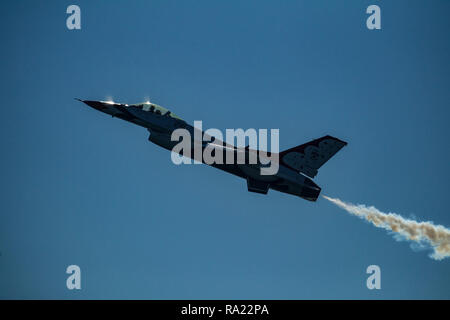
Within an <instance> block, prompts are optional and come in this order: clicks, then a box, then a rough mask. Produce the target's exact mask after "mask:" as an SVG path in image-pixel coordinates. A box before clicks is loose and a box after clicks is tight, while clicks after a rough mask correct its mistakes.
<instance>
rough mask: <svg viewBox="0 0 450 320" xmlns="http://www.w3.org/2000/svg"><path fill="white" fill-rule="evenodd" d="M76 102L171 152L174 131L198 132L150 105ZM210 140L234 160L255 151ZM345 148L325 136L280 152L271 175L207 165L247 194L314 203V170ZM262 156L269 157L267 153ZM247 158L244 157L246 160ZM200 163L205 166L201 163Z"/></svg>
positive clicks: (247, 167)
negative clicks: (139, 130) (240, 182)
mask: <svg viewBox="0 0 450 320" xmlns="http://www.w3.org/2000/svg"><path fill="white" fill-rule="evenodd" d="M76 100H79V101H81V102H84V103H85V104H87V105H88V106H90V107H92V108H93V109H95V110H98V111H101V112H104V113H106V114H109V115H111V116H113V117H116V118H120V119H123V120H125V121H129V122H131V123H134V124H137V125H139V126H142V127H144V128H146V129H147V130H148V131H149V133H150V136H149V138H148V140H149V141H151V142H153V143H155V144H156V145H158V146H161V147H163V148H165V149H167V150H171V151H172V149H173V148H174V146H175V145H176V144H177V143H178V142H177V141H172V139H171V135H172V132H173V131H174V130H176V129H186V130H188V131H189V132H190V133H191V134H192V137H194V136H195V134H194V131H195V130H198V129H197V128H195V127H193V126H191V125H189V124H188V123H186V121H184V120H183V119H181V118H180V117H178V116H177V115H175V114H174V113H172V112H171V111H169V110H167V109H165V108H163V107H161V106H159V105H157V104H154V103H151V102H144V103H138V104H122V103H116V102H113V101H92V100H81V99H76ZM202 133H203V132H202ZM211 140H212V141H213V143H214V146H221V147H223V148H224V149H226V150H227V152H229V151H230V150H231V152H233V157H234V158H235V159H236V158H237V155H238V154H240V153H241V154H242V153H243V154H245V155H249V154H251V153H252V152H257V150H253V149H250V148H249V147H248V146H247V147H245V148H238V147H235V146H233V145H229V144H226V143H225V142H223V141H220V140H218V139H211ZM195 143H197V142H196V141H194V143H193V144H192V145H193V146H194V144H195ZM201 143H202V149H204V148H206V146H207V145H208V143H205V142H201ZM345 145H347V142H344V141H342V140H339V139H337V138H334V137H332V136H329V135H327V136H324V137H322V138H319V139H316V140H312V141H310V142H307V143H305V144H302V145H299V146H296V147H293V148H291V149H288V150H285V151H282V152H280V153H279V154H278V171H277V173H276V174H273V175H265V174H262V170H261V169H262V168H264V166H267V165H266V164H264V163H267V162H263V161H261V159H259V160H258V161H257V163H249V162H248V161H247V160H246V162H244V163H237V161H235V162H234V163H233V164H227V163H226V162H225V163H223V164H218V163H213V164H209V165H211V166H213V167H216V168H218V169H220V170H223V171H226V172H228V173H231V174H233V175H236V176H238V177H241V178H244V179H246V180H247V189H248V191H250V192H256V193H261V194H267V193H268V191H269V189H273V190H276V191H279V192H283V193H287V194H291V195H295V196H298V197H301V198H303V199H306V200H309V201H316V200H317V198H318V196H319V194H320V192H321V188H320V187H319V186H318V185H317V184H315V183H314V181H313V180H312V178H314V177H315V176H316V175H317V173H318V169H319V168H320V167H321V166H322V165H323V164H324V163H325V162H327V161H328V160H329V159H330V158H331V157H332V156H334V155H335V154H336V153H337V152H338V151H339V150H340V149H341V148H342V147H344V146H345ZM192 148H194V147H192ZM194 154H195V152H194V151H193V152H191V155H192V156H190V158H193V159H195V160H200V161H202V159H196V158H194ZM258 154H264V153H258ZM266 155H271V154H270V152H267V153H266ZM260 157H263V156H260ZM248 158H249V157H246V159H248ZM273 158H276V157H272V158H271V159H273ZM266 160H267V159H266ZM272 161H273V160H272ZM202 162H203V163H205V162H204V161H202Z"/></svg>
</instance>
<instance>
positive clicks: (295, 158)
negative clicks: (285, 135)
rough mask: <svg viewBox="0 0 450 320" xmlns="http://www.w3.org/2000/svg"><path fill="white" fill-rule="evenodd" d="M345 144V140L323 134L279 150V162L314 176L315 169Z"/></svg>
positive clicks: (315, 173)
mask: <svg viewBox="0 0 450 320" xmlns="http://www.w3.org/2000/svg"><path fill="white" fill-rule="evenodd" d="M346 145H347V142H345V141H342V140H339V139H337V138H334V137H331V136H325V137H322V138H319V139H316V140H313V141H310V142H307V143H305V144H302V145H300V146H297V147H294V148H291V149H288V150H286V151H282V152H280V163H281V164H283V165H285V166H287V167H289V168H291V169H293V170H295V171H297V172H302V173H304V174H306V175H307V176H309V177H311V178H314V177H315V176H316V175H317V170H318V169H319V168H320V167H321V166H322V165H323V164H324V163H325V162H327V161H328V160H329V159H330V158H331V157H332V156H334V155H335V154H336V153H337V152H338V151H339V150H341V148H342V147H344V146H346Z"/></svg>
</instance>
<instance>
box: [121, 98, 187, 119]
mask: <svg viewBox="0 0 450 320" xmlns="http://www.w3.org/2000/svg"><path fill="white" fill-rule="evenodd" d="M129 106H130V107H135V108H139V109H141V110H143V111H147V112H153V113H155V114H159V115H162V116H169V117H172V118H175V119H178V120H183V119H181V118H180V117H179V116H177V115H176V114H174V113H173V112H171V111H170V110H167V109H166V108H164V107H161V106H158V105H157V104H154V103H150V102H144V103H137V104H130V105H129Z"/></svg>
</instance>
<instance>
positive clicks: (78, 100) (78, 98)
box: [74, 98, 84, 102]
mask: <svg viewBox="0 0 450 320" xmlns="http://www.w3.org/2000/svg"><path fill="white" fill-rule="evenodd" d="M74 99H75V100H78V101H81V102H84V100H81V99H80V98H74Z"/></svg>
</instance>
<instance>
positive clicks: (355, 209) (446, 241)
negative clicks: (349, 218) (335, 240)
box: [322, 196, 450, 260]
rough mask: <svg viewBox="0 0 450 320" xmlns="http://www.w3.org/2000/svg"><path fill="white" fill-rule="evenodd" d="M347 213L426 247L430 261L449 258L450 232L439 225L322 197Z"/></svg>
mask: <svg viewBox="0 0 450 320" xmlns="http://www.w3.org/2000/svg"><path fill="white" fill-rule="evenodd" d="M322 197H324V198H325V199H327V200H328V201H331V202H332V203H334V204H335V205H337V206H338V207H340V208H342V209H344V210H346V211H347V212H349V213H351V214H353V215H355V216H358V217H360V218H361V219H365V220H366V221H368V222H371V223H372V224H373V225H374V226H376V227H378V228H383V229H386V230H389V231H393V232H395V233H396V234H398V235H400V236H401V237H402V238H404V239H406V240H409V241H413V242H415V243H418V244H419V245H428V246H429V247H430V248H431V249H432V250H433V253H432V254H431V255H430V257H431V258H432V259H435V260H442V259H444V258H448V257H450V230H449V229H447V228H446V227H444V226H441V225H437V226H436V225H434V224H433V223H432V222H417V221H414V220H409V219H405V218H403V217H402V216H400V215H398V214H396V213H384V212H381V211H379V210H378V209H377V208H375V207H366V206H365V205H362V204H359V205H354V204H352V203H347V202H344V201H342V200H339V199H337V198H330V197H327V196H322Z"/></svg>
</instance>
